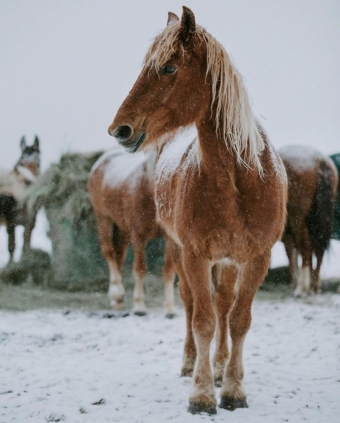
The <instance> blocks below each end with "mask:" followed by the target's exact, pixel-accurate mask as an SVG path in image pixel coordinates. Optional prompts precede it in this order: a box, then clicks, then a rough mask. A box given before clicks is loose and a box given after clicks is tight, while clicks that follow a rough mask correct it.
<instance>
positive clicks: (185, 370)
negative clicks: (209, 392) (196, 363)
mask: <svg viewBox="0 0 340 423" xmlns="http://www.w3.org/2000/svg"><path fill="white" fill-rule="evenodd" d="M193 372H194V369H189V368H188V367H184V368H183V369H182V370H181V377H192V374H193Z"/></svg>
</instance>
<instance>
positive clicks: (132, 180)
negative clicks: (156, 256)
mask: <svg viewBox="0 0 340 423" xmlns="http://www.w3.org/2000/svg"><path fill="white" fill-rule="evenodd" d="M126 155H128V154H127V153H125V152H124V150H123V149H118V150H117V149H115V150H113V151H112V152H111V153H109V154H106V155H105V157H107V159H105V157H103V158H100V159H99V161H98V163H99V165H98V164H95V165H94V167H93V171H92V173H91V175H90V178H89V181H88V191H89V194H90V200H91V203H92V206H93V208H94V211H95V215H96V220H97V225H98V231H99V235H100V240H101V248H102V252H103V255H104V257H105V259H106V261H107V264H108V267H109V270H110V288H109V297H110V300H111V305H112V306H113V307H114V308H116V309H120V308H123V307H124V288H123V285H122V277H121V269H122V265H123V262H124V260H125V255H126V250H127V247H128V245H129V243H130V242H131V243H132V246H133V251H134V267H133V271H134V276H135V281H136V282H135V291H134V312H135V313H136V314H140V315H141V314H145V312H146V307H145V303H144V290H143V278H144V276H145V273H146V260H145V247H146V244H147V242H148V241H150V240H152V239H154V238H156V237H159V236H162V235H163V234H162V231H161V230H160V228H159V226H158V224H157V223H156V207H155V202H154V167H155V159H156V156H155V154H149V155H148V156H147V157H146V159H147V160H144V161H143V162H142V163H139V164H138V165H137V166H136V165H131V164H129V162H127V163H126V166H128V167H129V166H130V167H131V173H130V174H129V175H128V177H127V179H126V180H124V181H122V180H110V181H106V179H108V178H107V176H105V174H106V173H107V174H108V175H109V172H110V167H112V166H115V165H116V164H118V163H119V162H120V161H121V160H123V159H124V156H126ZM128 156H129V155H128ZM129 157H130V156H129ZM131 185H133V187H131ZM163 278H164V284H165V297H166V300H165V307H166V313H167V316H168V317H172V316H173V315H174V298H173V295H174V294H173V284H174V279H175V273H174V269H173V266H172V260H171V256H170V255H169V253H168V250H167V249H166V254H165V263H164V268H163Z"/></svg>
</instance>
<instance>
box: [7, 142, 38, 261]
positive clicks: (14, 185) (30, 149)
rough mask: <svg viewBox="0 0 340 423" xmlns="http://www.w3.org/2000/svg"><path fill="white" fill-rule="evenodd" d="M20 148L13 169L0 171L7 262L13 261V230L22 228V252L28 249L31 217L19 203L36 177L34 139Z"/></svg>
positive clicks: (32, 220)
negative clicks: (28, 144)
mask: <svg viewBox="0 0 340 423" xmlns="http://www.w3.org/2000/svg"><path fill="white" fill-rule="evenodd" d="M20 147H21V156H20V158H19V160H18V162H17V163H16V164H15V166H14V168H13V169H12V170H11V171H5V170H1V171H0V224H2V225H6V228H7V233H8V251H9V255H10V261H12V260H13V254H14V250H15V226H17V225H23V226H24V228H25V231H24V250H26V249H28V248H29V247H30V242H31V234H32V230H33V228H34V225H35V216H29V215H28V213H27V211H26V208H25V206H23V205H22V204H21V201H22V200H23V199H24V196H25V193H26V192H27V189H28V187H29V186H30V185H31V184H32V183H34V182H35V181H36V179H37V177H38V175H39V173H40V150H39V139H38V137H35V140H34V142H33V145H31V146H27V145H26V141H25V137H23V138H22V139H21V141H20Z"/></svg>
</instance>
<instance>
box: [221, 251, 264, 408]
mask: <svg viewBox="0 0 340 423" xmlns="http://www.w3.org/2000/svg"><path fill="white" fill-rule="evenodd" d="M269 260H270V253H269V254H264V255H262V256H259V257H257V258H256V259H255V260H253V261H252V262H250V263H249V264H247V265H246V266H244V268H243V269H240V270H239V276H238V277H239V278H240V280H238V283H237V285H238V292H237V296H236V300H235V303H234V306H233V308H232V310H231V313H230V316H229V328H230V336H231V340H232V349H231V356H230V360H229V363H228V365H227V367H226V371H225V374H224V377H223V383H222V390H221V403H220V407H221V408H225V409H227V410H230V411H233V410H235V409H236V408H245V407H248V404H247V400H246V394H245V391H244V389H243V386H242V381H243V375H244V370H243V363H242V352H243V344H244V340H245V337H246V334H247V332H248V330H249V328H250V324H251V306H252V302H253V299H254V296H255V294H256V291H257V289H258V287H259V286H260V284H261V282H262V281H263V279H264V277H265V275H266V273H267V271H268V266H269Z"/></svg>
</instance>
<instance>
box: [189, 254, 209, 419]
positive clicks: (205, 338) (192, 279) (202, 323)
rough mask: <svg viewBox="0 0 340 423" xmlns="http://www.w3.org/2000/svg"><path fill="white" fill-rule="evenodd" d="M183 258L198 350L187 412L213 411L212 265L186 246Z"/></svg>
mask: <svg viewBox="0 0 340 423" xmlns="http://www.w3.org/2000/svg"><path fill="white" fill-rule="evenodd" d="M182 257H183V268H184V271H185V275H186V276H187V280H188V283H189V287H190V290H191V294H192V301H193V314H192V330H193V333H194V338H195V344H196V351H197V358H196V365H195V368H194V374H193V379H194V380H193V382H194V386H193V392H192V394H191V396H190V398H189V411H190V412H191V413H193V414H196V413H200V412H206V413H208V414H216V399H215V392H214V380H213V374H212V370H211V365H210V344H211V341H212V339H213V336H214V332H215V325H216V315H215V311H214V307H213V299H212V292H211V265H210V263H209V260H207V259H205V258H204V257H199V256H197V255H196V254H195V253H194V251H192V250H191V249H190V247H189V246H187V248H185V249H184V248H183V251H182ZM181 283H182V281H181Z"/></svg>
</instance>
